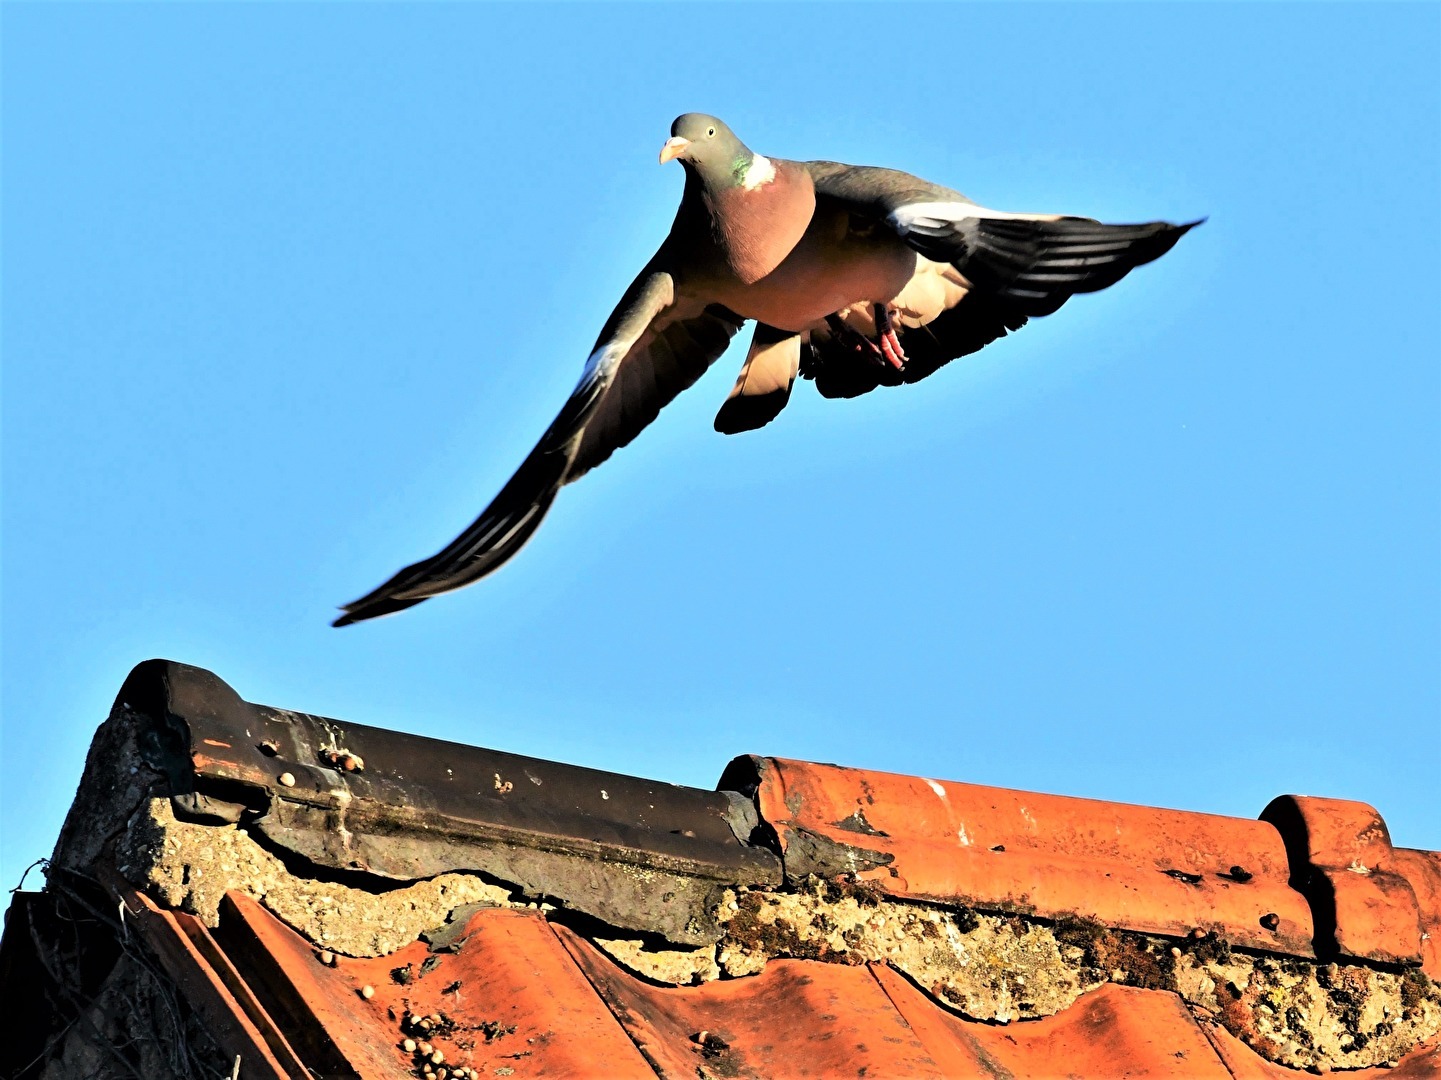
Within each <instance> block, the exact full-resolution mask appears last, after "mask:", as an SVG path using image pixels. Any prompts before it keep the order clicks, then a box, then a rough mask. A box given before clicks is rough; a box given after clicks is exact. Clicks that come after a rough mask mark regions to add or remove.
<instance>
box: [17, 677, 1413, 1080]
mask: <svg viewBox="0 0 1441 1080" xmlns="http://www.w3.org/2000/svg"><path fill="white" fill-rule="evenodd" d="M718 788H719V790H717V791H703V790H699V789H694V788H686V787H682V786H679V785H672V784H664V783H658V782H654V781H648V780H641V779H637V778H635V777H628V776H621V775H616V774H610V773H603V772H598V771H595V770H590V769H584V768H579V767H576V766H570V765H562V764H558V763H554V762H546V761H539V760H535V759H530V758H524V757H519V756H517V755H512V754H506V753H503V752H500V751H494V750H485V749H480V748H476V747H467V746H459V745H455V744H450V743H444V742H438V741H436V740H431V739H423V738H419V737H416V736H409V735H404V734H400V733H396V732H390V731H383V730H379V729H374V728H367V727H364V726H361V725H355V724H349V723H343V722H339V721H334V720H328V719H325V718H321V717H316V716H310V715H306V714H301V713H293V712H288V711H285V710H281V709H274V708H269V707H266V706H260V705H252V704H249V703H247V702H245V701H243V700H241V699H240V697H239V696H238V695H237V694H236V693H235V692H234V691H233V690H232V689H231V688H230V687H228V686H226V685H225V684H224V683H223V682H221V681H220V680H219V679H218V678H216V677H215V676H214V675H212V674H210V673H209V672H205V671H201V670H199V669H195V668H190V667H187V666H185V665H182V664H175V663H170V662H165V661H150V662H148V663H146V664H142V665H140V666H139V667H137V668H136V669H135V671H134V672H132V674H131V676H130V677H129V678H128V679H127V680H126V682H125V684H124V686H123V687H122V688H121V691H120V695H119V697H118V698H117V701H116V705H115V708H114V710H113V711H112V713H111V716H110V718H109V719H108V720H107V721H106V723H105V724H103V725H102V726H101V728H100V729H99V731H98V732H97V734H96V737H95V740H94V743H93V744H92V747H91V752H90V755H89V758H88V760H87V763H86V768H85V773H84V776H83V778H82V780H81V785H80V790H79V791H78V792H77V795H76V799H75V803H74V805H73V806H72V809H71V812H70V815H69V817H68V818H67V820H66V823H65V826H64V828H63V829H62V833H61V837H60V841H59V843H58V845H57V847H56V851H55V854H54V857H53V858H52V860H51V861H50V864H49V866H48V867H47V871H46V874H47V886H46V889H45V891H44V892H43V893H38V894H35V893H30V894H26V893H21V894H18V896H17V898H16V901H15V903H14V904H12V906H11V909H10V912H9V914H8V915H7V918H6V928H5V937H4V943H3V946H0V981H3V983H4V985H5V989H6V993H7V998H15V997H17V995H19V996H22V997H24V998H25V1001H24V1003H23V1005H21V1006H20V1007H21V1008H22V1010H23V1011H24V1012H23V1016H22V1019H25V1021H26V1023H25V1024H24V1025H23V1026H24V1030H26V1031H28V1032H30V1034H29V1035H28V1036H27V1037H26V1038H25V1039H22V1040H19V1041H14V1040H12V1041H11V1043H10V1044H9V1045H7V1046H6V1047H5V1048H4V1050H3V1051H0V1060H3V1061H4V1063H5V1064H6V1066H7V1068H6V1071H5V1075H7V1076H17V1077H18V1076H24V1077H27V1078H29V1077H39V1078H46V1080H50V1078H58V1077H68V1076H77V1075H90V1076H97V1077H107V1078H108V1077H112V1076H114V1077H121V1076H125V1077H134V1076H143V1077H147V1078H150V1077H154V1078H166V1077H171V1076H175V1077H182V1076H217V1077H226V1076H231V1075H232V1072H233V1069H234V1068H235V1065H236V1062H237V1061H238V1062H239V1064H240V1068H241V1075H242V1076H244V1077H247V1078H250V1077H255V1076H269V1077H306V1076H311V1075H320V1076H346V1077H365V1078H370V1077H377V1078H379V1077H405V1076H419V1077H426V1076H429V1077H436V1078H439V1080H471V1078H472V1077H481V1076H485V1077H491V1076H497V1077H505V1076H516V1077H526V1076H539V1075H547V1074H549V1075H568V1074H590V1073H593V1072H594V1071H595V1069H596V1067H597V1066H598V1065H601V1064H604V1066H605V1071H606V1072H607V1074H608V1075H618V1076H626V1075H635V1076H646V1077H651V1076H656V1075H661V1076H679V1075H685V1076H696V1075H699V1076H702V1077H707V1076H715V1077H734V1076H802V1075H836V1074H841V1073H844V1074H847V1075H916V1076H927V1075H931V1076H977V1077H1000V1076H1008V1075H1009V1076H1013V1077H1026V1076H1052V1075H1057V1074H1061V1073H1076V1074H1079V1075H1120V1074H1121V1073H1123V1072H1124V1073H1128V1074H1131V1075H1141V1074H1144V1073H1146V1072H1148V1071H1149V1072H1151V1073H1155V1074H1160V1075H1183V1076H1217V1077H1225V1076H1236V1077H1243V1076H1244V1077H1276V1076H1283V1075H1293V1074H1294V1070H1298V1069H1309V1070H1312V1071H1329V1070H1339V1069H1351V1070H1356V1069H1359V1070H1363V1071H1362V1072H1361V1073H1359V1074H1358V1075H1365V1072H1364V1070H1366V1069H1368V1068H1371V1067H1386V1068H1390V1067H1394V1069H1395V1071H1393V1072H1391V1073H1389V1074H1388V1075H1390V1076H1406V1075H1410V1076H1433V1075H1441V987H1438V985H1437V983H1436V982H1434V981H1433V980H1435V979H1441V941H1438V938H1441V853H1437V852H1429V851H1414V850H1406V849H1396V848H1393V847H1392V845H1391V843H1390V839H1389V836H1388V835H1387V832H1386V827H1385V823H1384V822H1383V821H1382V819H1381V818H1380V816H1379V815H1378V814H1377V813H1376V812H1375V811H1374V810H1373V809H1371V808H1370V807H1367V806H1364V805H1362V804H1358V803H1351V802H1342V801H1338V800H1329V799H1321V798H1312V797H1301V796H1284V797H1282V798H1279V799H1276V800H1274V801H1273V802H1272V803H1271V805H1270V806H1268V807H1267V808H1266V809H1265V810H1264V811H1263V813H1262V814H1261V817H1260V818H1259V819H1257V820H1254V821H1248V820H1244V819H1237V818H1227V817H1221V816H1217V815H1208V814H1197V813H1188V812H1183V811H1175V810H1160V809H1152V808H1147V807H1137V806H1127V805H1122V804H1116V803H1107V802H1098V801H1093V800H1085V799H1075V798H1066V797H1061V796H1054V795H1041V794H1035V793H1030V792H1018V791H1007V790H1002V789H997V788H988V787H982V786H978V785H973V784H963V783H954V782H949V781H940V780H930V779H926V778H923V777H906V776H893V775H889V774H885V773H876V772H869V771H864V770H856V769H844V768H840V767H838V766H833V765H817V764H812V763H806V762H795V761H785V760H778V759H772V758H755V757H741V758H737V759H736V760H735V761H733V762H732V763H731V764H730V765H729V766H728V767H727V768H726V770H725V771H724V773H723V774H722V776H721V780H720V783H719V785H718Z"/></svg>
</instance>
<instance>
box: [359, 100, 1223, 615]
mask: <svg viewBox="0 0 1441 1080" xmlns="http://www.w3.org/2000/svg"><path fill="white" fill-rule="evenodd" d="M660 160H661V163H662V164H664V163H666V162H668V161H672V160H675V161H679V162H680V163H681V165H682V166H683V167H684V171H685V189H684V192H683V193H682V195H681V202H680V208H679V210H678V211H677V212H676V216H675V222H674V223H673V224H672V226H671V230H670V234H669V235H668V236H667V237H666V238H665V240H664V241H663V242H662V243H661V245H660V249H659V250H658V251H657V252H656V253H655V256H654V257H653V258H652V259H651V260H650V262H649V263H647V264H646V266H645V268H644V269H643V270H642V271H641V272H640V274H639V276H637V277H636V279H635V280H634V281H633V282H632V283H631V285H630V287H629V288H628V289H626V291H625V294H624V295H623V296H622V297H621V300H620V303H619V304H618V305H617V306H616V308H615V310H614V311H613V312H612V313H611V316H610V318H609V319H608V320H606V323H605V326H604V327H603V328H602V330H601V332H600V336H599V337H598V338H597V339H596V343H595V347H594V349H593V350H592V351H591V354H590V357H589V358H588V359H587V360H586V363H585V368H584V370H583V371H582V372H581V376H580V381H579V383H577V385H576V388H575V390H574V391H573V392H572V393H571V395H570V398H569V399H568V400H567V401H566V403H565V405H564V406H563V407H562V408H561V410H560V414H559V415H558V416H557V417H556V418H555V421H554V422H553V423H552V424H551V425H550V427H549V428H548V429H547V430H546V432H545V434H544V435H542V436H541V439H540V442H539V443H537V444H536V446H535V449H533V450H532V451H531V452H530V455H529V456H528V457H526V459H525V460H524V461H523V462H522V463H521V465H520V468H519V469H518V470H517V471H516V473H515V475H514V476H512V477H511V478H510V480H509V481H508V482H507V483H506V485H505V486H504V487H503V488H501V490H500V493H499V494H498V495H497V496H496V497H495V499H494V500H493V501H492V502H491V504H490V505H489V506H487V507H486V508H485V510H484V511H483V512H482V513H481V515H480V516H479V517H478V518H476V519H475V521H474V522H473V523H472V524H471V525H470V526H469V527H468V528H467V529H466V530H465V531H464V532H463V533H461V534H460V535H459V536H458V537H456V538H455V539H454V540H453V541H451V542H450V543H449V544H448V545H446V547H445V548H444V549H442V550H441V551H440V552H438V553H437V554H435V555H433V556H431V557H430V558H428V559H424V560H422V561H421V562H417V563H415V564H413V565H411V566H407V567H406V568H405V569H404V570H401V571H400V572H399V573H397V574H396V575H395V576H394V577H392V578H391V579H390V580H389V581H387V582H385V584H383V585H381V586H380V587H379V588H377V589H375V590H374V591H373V592H370V593H367V594H366V595H365V596H363V597H361V598H360V599H359V600H356V601H354V602H352V603H350V604H346V605H344V606H343V607H342V608H341V611H342V612H343V614H342V615H341V616H340V617H339V618H337V619H336V620H335V622H334V625H335V626H345V625H348V624H350V623H355V622H360V621H362V620H364V619H372V618H375V617H376V616H378V615H387V614H390V613H392V612H396V611H401V610H403V609H405V608H408V607H411V606H413V605H415V604H418V603H420V602H421V601H422V600H427V599H429V598H430V597H432V596H438V595H440V594H441V593H446V592H450V591H452V590H454V589H458V588H461V587H462V586H464V585H469V584H471V583H472V582H475V581H478V580H479V579H481V578H483V577H485V576H486V575H487V574H490V573H492V572H493V571H494V570H496V569H497V568H498V567H500V566H501V565H502V564H504V563H505V562H506V561H507V560H508V559H510V558H511V556H513V555H514V554H515V553H516V552H517V551H519V550H520V548H521V547H522V546H523V545H524V544H525V542H526V541H527V540H528V539H530V537H531V535H532V534H533V533H534V532H535V530H536V528H537V527H538V526H539V525H540V522H541V519H542V518H543V517H544V516H545V514H546V512H547V511H548V510H549V509H550V505H551V503H552V502H553V501H554V500H555V497H556V494H557V493H558V492H559V491H560V489H561V488H562V487H564V486H565V485H566V484H568V483H570V482H571V481H573V480H577V479H579V478H580V477H581V476H583V475H585V473H586V472H588V471H589V470H591V469H593V468H595V467H596V466H597V465H599V464H600V463H601V462H603V461H605V460H606V459H607V458H608V457H610V455H611V454H612V453H614V452H615V451H616V450H618V449H619V448H620V447H622V446H625V445H626V444H628V443H629V442H630V441H631V440H632V439H634V438H635V437H636V436H637V435H638V434H640V432H641V430H642V429H643V428H645V427H646V425H648V424H649V423H650V422H651V421H652V420H654V419H655V418H656V416H657V415H658V414H659V412H660V410H661V409H662V408H663V407H664V406H665V405H666V404H667V403H669V402H670V401H671V400H672V399H673V398H674V397H675V396H676V395H677V394H679V393H680V392H681V391H682V390H684V389H686V388H687V387H688V386H690V385H691V384H692V383H694V382H695V381H696V380H697V379H699V378H700V377H701V375H703V374H704V373H705V371H706V369H707V368H709V367H710V365H711V364H712V363H713V362H714V361H715V360H716V359H717V358H718V357H719V356H720V355H721V353H723V352H725V350H726V348H727V346H728V345H729V344H730V341H731V338H732V337H734V336H735V334H736V333H737V332H738V331H739V330H740V329H741V327H742V325H743V324H744V323H745V322H746V321H747V320H754V321H755V323H756V327H755V331H754V333H753V336H752V337H751V342H750V348H749V350H748V351H747V354H746V358H745V362H744V363H743V364H742V365H741V369H740V374H739V375H738V376H737V378H736V381H735V385H734V386H733V387H732V388H731V391H730V393H729V395H728V396H727V397H726V399H725V402H724V403H723V404H722V405H721V408H720V412H719V413H718V414H717V415H716V418H715V428H716V430H717V431H720V432H722V433H725V434H735V433H737V432H742V431H749V430H752V429H755V428H759V427H761V426H763V425H765V424H767V423H769V422H770V421H771V420H773V419H774V418H775V417H776V416H777V415H778V414H779V413H780V411H781V410H782V409H783V408H784V407H785V405H786V402H787V401H788V400H789V398H790V394H791V390H792V388H793V387H794V385H795V382H796V379H797V378H801V379H804V380H808V381H812V382H814V383H815V386H816V389H817V390H818V391H819V392H820V393H821V394H822V395H823V396H825V397H827V398H850V397H855V396H857V395H860V394H865V393H868V392H869V391H872V390H875V389H876V388H878V387H882V386H898V385H901V384H903V383H913V382H917V381H919V380H920V379H924V378H925V377H926V376H928V375H930V374H932V373H934V372H935V371H936V370H937V369H939V368H940V367H941V366H942V365H944V364H946V363H948V362H949V361H951V360H954V359H956V358H957V357H960V356H966V355H967V354H970V353H974V352H976V351H977V350H979V349H981V348H983V347H984V346H986V345H989V344H990V343H991V342H993V341H995V340H996V339H998V338H1001V337H1004V336H1005V335H1006V334H1007V333H1009V332H1011V331H1014V330H1019V329H1020V328H1021V327H1022V326H1023V325H1025V323H1026V321H1027V320H1028V319H1030V318H1032V317H1035V316H1039V315H1049V314H1051V313H1052V312H1054V311H1055V310H1056V309H1057V308H1059V307H1060V306H1061V305H1062V304H1064V303H1065V302H1066V301H1067V300H1068V299H1069V298H1070V297H1071V296H1073V295H1075V294H1076V293H1086V292H1095V291H1097V290H1098V289H1104V288H1106V287H1107V286H1108V285H1114V284H1115V283H1116V282H1117V281H1119V280H1120V279H1121V278H1123V277H1125V276H1126V274H1127V273H1129V272H1130V271H1131V270H1132V269H1134V268H1135V267H1137V266H1140V265H1141V264H1143V263H1148V262H1151V261H1152V260H1153V259H1156V258H1159V257H1160V256H1161V255H1163V254H1165V253H1166V252H1167V251H1169V250H1170V249H1171V247H1172V245H1174V244H1175V243H1176V241H1177V240H1179V239H1180V238H1181V237H1182V236H1183V235H1184V234H1185V233H1186V232H1187V231H1188V230H1190V229H1192V228H1194V227H1195V226H1196V225H1198V224H1200V221H1192V222H1190V223H1188V224H1184V225H1173V224H1170V223H1168V222H1164V221H1153V222H1148V223H1146V224H1142V225H1106V224H1102V223H1101V222H1099V221H1096V220H1094V219H1092V218H1084V217H1068V216H1063V215H1059V214H1019V213H1007V212H1002V211H997V210H988V209H986V208H985V207H982V206H980V205H978V204H976V203H974V202H972V201H971V200H970V199H967V198H966V197H965V196H964V195H962V194H961V193H960V192H958V191H954V190H952V189H951V188H947V187H941V186H940V185H938V184H932V183H929V182H927V181H925V180H921V179H919V178H918V177H915V176H911V175H909V174H907V173H904V172H898V171H896V170H894V169H885V168H876V167H872V166H856V165H842V164H839V163H838V162H834V161H786V160H783V159H781V158H767V157H764V156H763V155H761V154H757V153H755V152H754V151H752V150H750V149H749V148H748V147H747V146H746V145H745V144H744V143H743V142H741V140H740V139H739V138H737V137H736V135H735V133H734V132H732V131H731V129H730V128H729V127H727V126H726V125H725V124H724V123H723V122H721V121H720V120H718V119H717V118H716V117H714V116H707V115H705V114H702V113H687V114H685V115H684V116H681V117H679V118H678V119H677V120H676V121H675V123H673V124H672V125H671V129H670V138H669V139H667V140H666V142H665V145H664V146H663V147H662V148H661V152H660Z"/></svg>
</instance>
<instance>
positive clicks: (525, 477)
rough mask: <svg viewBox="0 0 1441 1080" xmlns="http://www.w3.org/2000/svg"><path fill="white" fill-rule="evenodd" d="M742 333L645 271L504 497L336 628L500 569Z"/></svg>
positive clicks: (352, 606)
mask: <svg viewBox="0 0 1441 1080" xmlns="http://www.w3.org/2000/svg"><path fill="white" fill-rule="evenodd" d="M739 328H740V319H739V318H738V317H737V316H735V315H734V314H732V313H731V312H729V311H727V310H725V309H724V308H720V307H719V306H717V305H710V306H706V305H705V304H703V303H701V302H698V301H695V300H691V299H689V298H686V297H677V296H676V293H675V285H674V282H673V280H672V279H671V276H670V274H668V273H665V272H664V271H655V270H651V269H647V271H646V272H643V273H642V274H641V276H640V277H638V278H637V279H636V280H635V282H634V283H632V285H631V286H630V288H629V289H627V290H626V294H625V296H624V297H623V298H622V299H621V302H620V304H619V305H618V306H617V307H616V309H615V311H614V312H613V313H612V314H611V317H610V319H609V320H607V322H606V325H605V328H604V329H603V330H602V331H601V333H600V337H599V338H598V339H597V341H596V344H595V348H594V350H593V351H592V352H591V355H590V359H589V360H588V361H587V362H586V366H585V370H584V372H583V373H582V375H581V378H580V382H579V383H578V384H577V385H576V388H575V390H574V391H572V392H571V395H570V398H569V399H568V400H567V401H566V403H565V406H564V407H563V408H562V409H561V411H560V414H559V415H558V416H557V417H556V418H555V420H554V421H553V422H552V423H551V425H550V427H549V428H547V429H546V432H545V434H544V435H542V436H541V439H540V442H538V443H537V444H536V446H535V449H533V450H532V451H531V452H530V454H529V455H528V456H527V457H526V459H525V461H523V462H522V463H521V466H520V468H519V469H517V470H516V472H515V475H514V476H512V477H511V478H510V480H509V481H508V482H507V483H506V485H505V486H504V487H503V488H501V490H500V494H498V495H496V497H495V498H494V499H493V500H492V501H491V503H490V505H489V506H487V507H486V508H485V510H484V511H482V512H481V515H480V516H479V517H478V518H476V519H475V521H473V522H471V524H470V526H469V527H468V528H467V529H466V530H465V531H464V532H462V533H461V534H460V535H459V536H457V537H456V538H455V539H454V540H452V541H451V542H450V543H449V544H447V545H446V546H445V547H444V548H443V549H442V550H441V551H439V552H437V553H436V554H435V555H433V556H431V557H430V558H428V559H423V560H421V561H420V562H418V563H414V564H413V565H411V566H407V567H406V568H405V569H404V570H401V571H400V572H399V573H397V574H396V575H395V576H393V577H392V578H391V579H390V580H389V581H387V582H385V584H383V585H381V586H380V587H379V588H377V589H375V590H373V591H372V592H370V593H367V594H366V595H365V596H363V597H361V598H360V599H359V600H356V601H353V602H352V603H349V604H346V605H344V607H343V608H342V609H341V610H342V611H343V612H344V614H343V615H341V616H340V617H339V618H338V619H336V620H335V622H334V624H333V625H335V626H345V625H348V624H350V623H354V622H360V621H362V620H364V619H371V618H375V617H376V616H378V615H388V614H390V613H391V612H394V611H400V610H403V609H404V608H408V607H411V606H413V605H415V604H418V603H420V602H421V601H422V600H426V599H428V598H430V597H432V596H438V595H440V594H441V593H445V592H450V591H451V590H453V589H458V588H460V587H462V586H464V585H469V584H471V583H472V582H474V581H478V580H479V579H481V578H483V577H485V576H486V575H487V574H489V573H491V572H492V571H494V570H496V569H497V568H498V567H500V566H501V565H502V564H503V563H504V562H505V561H506V560H508V559H509V558H510V557H511V556H512V555H514V554H515V553H516V552H517V551H519V550H520V549H521V547H522V546H523V545H524V544H525V542H526V541H527V540H529V539H530V537H531V535H532V534H533V533H534V532H535V530H536V528H537V527H538V526H539V525H540V522H541V519H542V518H544V517H545V514H546V511H547V510H549V509H550V505H551V503H552V502H553V501H554V500H555V496H556V494H557V493H558V492H559V491H560V489H561V488H562V487H564V486H565V485H566V484H568V483H570V482H571V481H572V480H575V479H578V478H579V477H580V476H581V475H582V474H584V473H585V472H586V471H587V470H589V469H591V468H593V467H595V466H596V465H599V464H600V463H601V462H602V461H604V460H605V459H606V458H608V457H609V456H610V455H611V454H612V453H613V452H614V451H615V450H617V449H619V448H620V447H622V446H625V445H626V444H627V443H629V442H630V441H631V440H632V439H633V438H635V436H636V435H638V434H639V433H640V431H641V430H642V429H643V428H644V427H645V426H646V425H647V424H649V423H650V422H651V421H652V420H654V419H655V417H656V416H657V414H658V413H659V412H660V410H661V408H662V407H663V406H664V405H665V404H667V403H668V402H669V401H671V399H673V398H674V397H675V396H676V395H677V394H679V393H680V392H681V391H682V390H684V389H685V388H686V387H688V386H690V385H691V384H692V383H693V382H695V381H696V380H697V379H698V378H700V376H701V375H702V374H704V373H705V370H706V368H708V367H709V366H710V365H711V363H713V362H714V361H715V359H716V358H717V357H719V356H720V354H721V353H723V352H724V351H725V349H726V346H727V345H728V344H729V343H730V339H731V337H732V336H733V335H734V334H735V332H736V331H737V330H738V329H739Z"/></svg>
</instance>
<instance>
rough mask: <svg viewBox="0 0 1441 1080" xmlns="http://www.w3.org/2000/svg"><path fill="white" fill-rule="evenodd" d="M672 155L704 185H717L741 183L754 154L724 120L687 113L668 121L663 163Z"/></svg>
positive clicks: (715, 186)
mask: <svg viewBox="0 0 1441 1080" xmlns="http://www.w3.org/2000/svg"><path fill="white" fill-rule="evenodd" d="M672 158H674V159H676V160H677V161H679V162H680V163H681V164H682V165H684V166H685V167H686V169H687V170H689V171H692V172H695V173H697V174H698V175H699V176H700V178H701V179H702V180H704V181H705V182H706V184H707V186H709V187H712V188H718V187H727V186H732V185H735V184H740V183H743V182H744V181H745V178H746V173H747V172H748V171H749V170H750V166H751V163H752V162H753V161H754V160H755V154H753V153H751V151H750V149H749V148H748V147H747V146H746V144H745V143H743V142H741V141H740V139H738V138H736V135H735V132H733V131H731V129H730V128H728V127H726V126H725V123H724V122H723V121H721V120H718V119H716V118H715V117H714V116H707V115H706V114H705V113H686V114H685V115H684V116H678V117H676V120H675V123H673V124H671V126H670V138H669V139H667V140H666V144H665V145H664V146H662V147H661V150H660V160H661V164H662V165H664V164H665V163H666V162H667V161H670V160H671V159H672Z"/></svg>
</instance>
